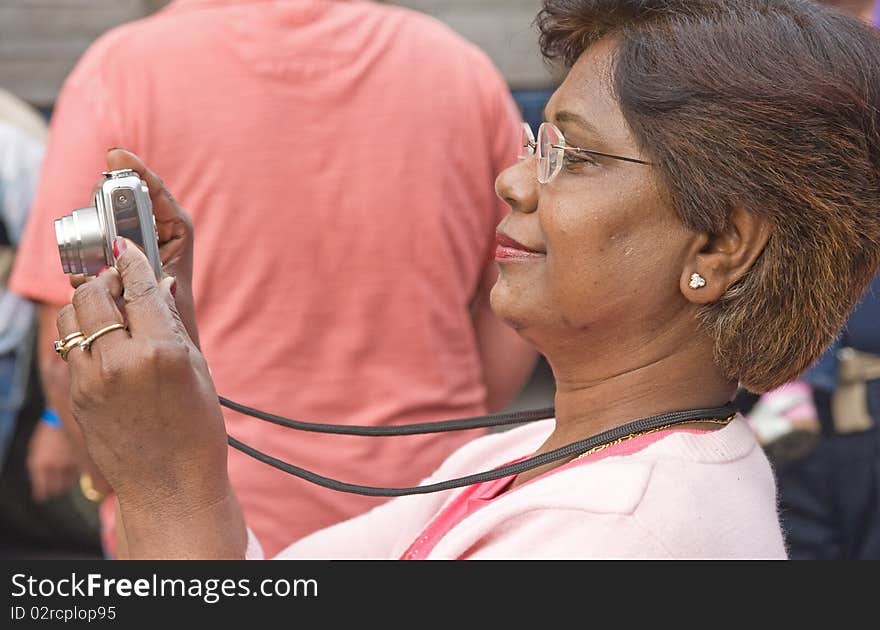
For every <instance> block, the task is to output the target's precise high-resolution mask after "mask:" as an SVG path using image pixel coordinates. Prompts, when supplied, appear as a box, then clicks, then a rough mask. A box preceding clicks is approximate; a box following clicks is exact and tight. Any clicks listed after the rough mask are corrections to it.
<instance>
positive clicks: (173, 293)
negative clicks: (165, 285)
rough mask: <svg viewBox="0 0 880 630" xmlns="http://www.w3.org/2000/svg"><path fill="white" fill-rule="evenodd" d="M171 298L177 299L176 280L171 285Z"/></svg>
mask: <svg viewBox="0 0 880 630" xmlns="http://www.w3.org/2000/svg"><path fill="white" fill-rule="evenodd" d="M170 291H171V297H177V278H175V279H174V282H172V283H171V289H170Z"/></svg>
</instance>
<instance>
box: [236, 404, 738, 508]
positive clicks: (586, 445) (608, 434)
mask: <svg viewBox="0 0 880 630" xmlns="http://www.w3.org/2000/svg"><path fill="white" fill-rule="evenodd" d="M224 400H225V399H221V404H224V406H227V407H228V406H229V405H228V404H225V403H223V401H224ZM227 402H231V401H227ZM232 404H235V403H232ZM239 407H243V406H241V405H239ZM230 408H232V407H230ZM244 408H245V409H249V408H247V407H244ZM237 410H240V409H237ZM253 411H256V410H253ZM545 411H546V410H538V411H537V412H522V413H524V414H525V415H529V414H535V415H542V414H543V413H544V412H545ZM551 411H552V410H551ZM243 413H248V412H243ZM258 413H259V414H261V415H258V416H255V417H258V418H261V419H267V418H264V417H263V416H271V414H265V413H263V412H258ZM735 413H736V406H735V405H734V404H733V403H728V404H726V405H724V406H722V407H708V408H704V409H687V410H683V411H672V412H668V413H663V414H659V415H656V416H651V417H649V418H642V419H639V420H635V421H633V422H629V423H627V424H624V425H621V426H619V427H615V428H613V429H610V430H608V431H605V432H603V433H600V434H598V435H594V436H592V437H589V438H586V439H584V440H579V441H577V442H573V443H571V444H568V445H566V446H563V447H560V448H558V449H555V450H553V451H549V452H547V453H542V454H541V455H535V456H534V457H530V458H528V459H525V460H522V461H520V462H517V463H515V464H509V465H507V466H501V467H500V468H495V469H493V470H488V471H486V472H481V473H477V474H474V475H468V476H466V477H460V478H458V479H450V480H448V481H441V482H438V483H433V484H429V485H424V486H414V487H408V488H374V487H371V486H360V485H357V484H352V483H345V482H342V481H337V480H336V479H331V478H329V477H324V476H321V475H318V474H316V473H313V472H311V471H309V470H306V469H304V468H300V467H298V466H294V465H293V464H288V463H287V462H284V461H282V460H280V459H277V458H275V457H272V456H271V455H267V454H266V453H263V452H261V451H258V450H257V449H255V448H253V447H250V446H248V445H247V444H243V443H242V442H239V441H238V440H236V439H235V438H234V437H232V436H227V439H228V442H229V445H230V446H232V448H234V449H236V450H239V451H241V452H242V453H245V454H246V455H249V456H250V457H253V458H254V459H257V460H259V461H261V462H263V463H265V464H268V465H269V466H272V467H273V468H277V469H278V470H282V471H284V472H286V473H289V474H291V475H294V476H295V477H299V478H300V479H304V480H306V481H309V482H311V483H314V484H317V485H319V486H322V487H324V488H329V489H330V490H337V491H339V492H348V493H351V494H361V495H365V496H372V497H399V496H406V495H412V494H428V493H431V492H440V491H443V490H450V489H452V488H460V487H462V486H469V485H472V484H476V483H482V482H484V481H492V480H495V479H500V478H502V477H507V476H508V475H518V474H520V473H523V472H526V471H528V470H532V469H534V468H538V467H540V466H544V465H545V464H549V463H551V462H556V461H559V460H563V459H566V458H572V457H576V456H578V455H582V454H584V453H586V452H587V451H590V450H592V449H594V448H596V447H598V446H602V445H605V444H611V443H613V442H615V441H617V440H620V439H623V438H626V437H628V436H630V435H632V434H635V433H644V432H646V431H651V430H656V429H661V428H666V427H671V426H676V425H679V424H685V423H690V422H699V421H700V420H724V419H727V418H730V417H731V416H733V415H734V414H735ZM248 415H254V414H248ZM511 415H513V414H499V415H497V416H486V417H483V418H466V419H463V420H451V421H445V422H439V423H437V422H435V423H423V424H421V425H410V427H413V426H419V427H422V429H424V428H425V427H431V426H438V425H440V426H441V427H443V428H441V429H440V431H455V430H463V429H464V428H476V427H481V426H499V424H497V421H498V419H499V418H502V419H505V422H504V424H517V423H522V422H533V421H535V420H538V419H547V418H549V417H551V416H543V417H542V418H532V419H531V420H519V421H518V422H513V421H508V420H509V417H510V416H511ZM271 417H272V418H274V419H273V420H268V419H267V420H268V421H269V422H273V423H274V424H281V425H282V426H288V427H291V428H302V427H301V425H306V426H308V427H309V428H307V429H303V430H306V431H317V432H322V433H345V434H348V435H374V436H375V435H413V434H415V433H429V432H432V431H425V430H418V431H412V432H409V433H397V432H394V433H384V434H379V433H372V432H371V433H352V432H351V431H350V430H351V429H359V430H360V429H368V428H369V429H374V428H382V429H393V430H399V429H406V428H407V427H346V426H344V425H321V424H318V423H301V422H297V421H294V420H287V419H285V418H281V417H280V416H271ZM487 419H488V420H489V421H490V422H496V424H479V423H478V421H483V422H485V421H486V420H487ZM279 420H283V421H284V422H280V421H279ZM459 424H464V425H466V426H462V427H460V428H445V427H450V426H458V425H459ZM321 427H323V428H326V427H332V429H333V430H330V431H325V430H323V429H322V428H321ZM341 427H342V428H345V429H347V430H345V431H337V430H336V429H339V428H341Z"/></svg>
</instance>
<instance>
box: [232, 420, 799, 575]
mask: <svg viewBox="0 0 880 630" xmlns="http://www.w3.org/2000/svg"><path fill="white" fill-rule="evenodd" d="M552 428H553V425H552V421H549V420H548V421H545V422H541V423H536V424H532V425H529V426H525V427H521V428H518V429H513V430H510V431H506V432H503V433H495V434H492V435H488V436H486V437H483V438H479V439H477V440H474V441H473V442H471V443H469V444H467V445H466V446H464V447H463V448H461V449H459V450H458V451H457V452H455V453H454V454H453V455H452V456H450V457H449V458H448V459H447V460H446V462H445V463H444V464H443V465H441V466H440V468H439V469H438V470H437V472H436V473H435V474H434V475H432V476H431V477H430V478H429V479H428V480H426V483H427V482H430V483H433V482H437V481H442V480H446V479H451V478H453V477H460V476H464V475H468V474H472V473H475V472H480V471H483V470H488V469H490V468H493V467H496V466H499V465H501V464H503V463H505V462H509V461H511V460H514V459H516V458H518V457H522V456H524V455H529V454H531V453H532V452H533V451H535V450H536V449H537V448H538V447H539V446H540V445H541V444H542V443H543V441H544V440H545V439H546V437H547V436H548V435H549V433H550V432H551V431H552ZM458 492H461V490H460V489H455V490H448V491H445V492H440V493H434V494H427V495H417V496H409V497H401V498H397V499H393V500H391V501H389V502H387V503H385V504H383V505H381V506H379V507H377V508H375V509H373V510H372V511H370V512H367V513H366V514H362V515H361V516H358V517H356V518H353V519H351V520H348V521H345V522H343V523H339V524H337V525H333V526H331V527H328V528H326V529H323V530H320V531H318V532H315V533H314V534H311V535H309V536H307V537H305V538H303V539H302V540H300V541H298V542H296V543H294V544H293V545H291V546H290V547H288V548H287V549H285V550H284V551H282V552H281V553H280V554H279V555H278V556H277V558H279V559H397V558H399V557H400V556H401V554H403V553H404V552H405V551H406V549H407V548H408V547H409V545H410V544H411V543H412V542H413V540H414V539H415V538H416V537H417V536H418V535H419V534H420V533H421V532H422V530H424V528H425V527H426V525H428V524H429V523H430V521H431V519H432V518H434V516H436V514H437V513H438V512H439V511H440V510H441V509H442V507H443V506H444V505H445V504H446V503H447V502H448V501H449V499H450V498H451V497H452V496H454V494H455V493H458ZM247 557H248V558H259V557H262V552H261V550H260V548H259V543H258V542H257V541H256V540H255V539H254V538H253V535H252V534H251V539H250V541H249V547H248V554H247ZM428 557H429V559H520V558H522V559H586V558H611V559H639V558H646V559H647V558H656V559H672V558H688V559H728V558H729V559H735V558H763V559H784V558H786V550H785V545H784V540H783V535H782V529H781V527H780V523H779V518H778V513H777V503H776V485H775V480H774V477H773V473H772V471H771V468H770V465H769V463H768V461H767V458H766V457H765V456H764V453H763V451H762V450H761V448H760V447H759V446H758V443H757V442H756V440H755V436H754V433H753V431H752V429H751V428H750V427H749V425H748V423H747V422H746V421H745V420H744V419H743V418H742V417H737V418H736V419H735V420H734V421H733V422H732V423H731V424H730V425H728V426H726V427H724V428H723V429H720V430H718V431H714V432H709V433H703V434H691V433H684V432H676V433H672V434H670V435H668V436H667V437H664V438H663V439H661V440H659V441H657V442H655V443H654V444H651V445H650V446H648V447H646V448H645V449H643V450H641V451H638V452H636V453H634V454H631V455H625V456H615V457H608V458H605V459H601V460H599V461H596V462H593V463H587V462H584V463H583V464H581V465H575V466H569V467H566V468H564V469H559V470H555V471H551V472H550V473H547V474H544V475H542V476H541V477H538V478H535V479H533V480H532V481H531V482H529V483H527V484H524V485H522V486H519V487H517V488H514V489H513V490H510V491H508V492H506V493H504V494H502V495H501V496H499V497H498V498H496V499H494V500H492V501H491V502H489V504H488V505H486V506H485V507H483V508H481V509H480V510H478V511H477V512H475V513H474V514H471V515H470V516H468V517H467V518H465V519H464V520H463V521H462V522H460V523H459V524H458V525H457V526H455V527H454V528H453V529H452V530H451V531H450V532H449V533H447V534H446V536H445V537H444V538H443V539H442V540H440V541H439V543H438V544H437V545H436V547H434V549H433V550H432V551H431V553H430V555H429V556H428Z"/></svg>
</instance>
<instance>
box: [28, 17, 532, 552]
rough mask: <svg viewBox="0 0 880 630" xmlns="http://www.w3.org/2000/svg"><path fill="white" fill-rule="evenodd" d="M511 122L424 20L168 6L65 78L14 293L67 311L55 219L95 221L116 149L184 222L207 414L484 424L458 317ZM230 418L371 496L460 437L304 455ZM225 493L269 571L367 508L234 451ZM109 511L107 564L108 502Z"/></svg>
mask: <svg viewBox="0 0 880 630" xmlns="http://www.w3.org/2000/svg"><path fill="white" fill-rule="evenodd" d="M519 119H520V117H519V113H518V111H517V109H516V106H515V104H514V103H513V100H512V98H511V96H510V93H509V91H508V89H507V86H506V85H505V83H504V80H503V78H502V77H501V75H500V74H499V72H498V71H497V69H496V68H495V67H494V66H493V65H492V63H491V62H490V61H489V59H488V58H487V57H486V55H485V54H483V53H482V52H481V51H480V50H479V49H477V48H476V47H475V46H473V45H472V44H470V43H468V42H466V41H465V40H464V39H462V38H461V37H459V36H458V35H456V34H455V33H453V32H452V31H451V30H450V29H448V28H447V27H445V26H443V25H442V24H440V23H439V22H437V21H436V20H434V19H432V18H429V17H427V16H423V15H420V14H417V13H415V12H412V11H409V10H405V9H401V8H396V7H390V6H384V5H377V4H373V3H367V2H362V1H359V0H297V1H290V2H269V1H265V0H226V1H220V0H179V1H177V2H173V3H172V4H171V5H170V6H168V7H167V8H165V9H164V10H162V11H160V12H158V13H157V14H155V15H153V16H151V17H149V18H147V19H144V20H141V21H138V22H134V23H131V24H127V25H123V26H121V27H119V28H116V29H114V30H112V31H111V32H109V33H108V34H106V35H104V36H102V37H101V38H100V39H99V40H98V41H96V42H95V43H94V44H93V45H92V47H91V48H90V49H89V50H88V51H87V52H86V53H85V54H84V55H83V57H82V58H81V60H80V61H79V63H78V64H77V67H76V68H75V70H74V71H73V72H72V74H71V75H70V76H69V77H68V79H67V81H66V82H65V85H64V87H63V90H62V92H61V95H60V97H59V100H58V102H57V104H56V108H55V110H54V113H53V117H52V121H51V130H50V139H49V145H48V149H47V155H46V160H45V163H44V167H43V171H42V177H41V183H40V186H39V190H38V193H37V197H36V200H35V206H34V208H33V211H32V213H31V220H30V223H29V225H28V228H27V232H26V235H25V237H24V239H23V242H22V244H21V248H20V250H19V252H18V255H17V259H16V267H15V270H14V274H13V276H12V280H11V285H12V288H13V289H14V290H16V291H18V292H20V293H22V294H24V295H26V296H28V297H30V298H33V299H35V300H38V301H42V302H47V303H52V304H57V305H63V304H65V303H67V302H68V300H69V298H70V295H71V288H70V286H69V284H68V281H67V278H66V277H65V276H64V274H63V273H62V271H61V265H60V261H59V257H58V250H57V246H56V242H55V234H54V230H53V220H54V219H56V218H58V217H60V216H62V215H64V214H68V213H70V212H71V211H72V210H73V209H74V208H79V207H83V206H86V205H91V190H92V186H93V185H94V183H95V181H96V180H97V179H98V177H99V176H100V173H101V171H103V170H105V169H106V164H105V162H104V155H105V152H106V150H107V149H108V148H110V147H114V146H121V147H125V148H127V149H129V150H132V151H134V152H135V153H137V154H139V155H140V156H141V157H142V158H143V159H144V160H145V162H146V163H147V164H148V165H149V166H150V167H151V168H152V169H153V170H154V171H155V172H157V173H158V174H159V175H160V176H161V177H162V178H163V179H164V181H165V183H166V184H167V186H168V188H169V189H170V190H171V191H172V192H173V194H174V195H175V197H176V199H177V200H178V201H179V202H180V204H181V205H182V206H183V207H184V208H185V209H186V210H187V211H188V212H189V213H190V214H191V216H192V219H193V222H194V224H195V232H196V246H195V271H194V293H195V305H196V314H197V318H198V324H199V331H200V336H201V345H202V350H203V352H204V354H205V356H206V358H207V360H208V363H209V365H210V366H211V371H212V374H213V377H214V380H215V381H216V384H217V390H218V392H219V394H220V395H221V396H226V397H228V398H231V399H232V400H235V401H237V402H241V403H243V404H246V405H250V406H253V407H257V408H259V409H263V410H266V411H269V412H273V413H277V414H281V415H287V416H289V417H294V418H297V419H302V420H310V421H316V422H336V423H352V424H382V425H393V424H400V423H409V422H414V421H427V420H439V419H445V418H455V417H465V416H474V415H480V414H482V413H485V412H486V387H485V384H484V380H483V373H482V366H481V363H480V358H479V352H478V347H477V340H476V337H475V333H474V330H473V327H472V324H471V319H470V304H471V300H472V298H473V296H474V294H475V292H476V291H477V287H478V283H479V281H480V278H481V275H482V272H483V270H484V268H485V266H486V264H487V261H489V260H491V259H492V251H493V247H494V245H493V239H494V230H495V226H496V225H497V224H498V222H499V221H500V219H501V218H502V216H503V215H504V213H505V212H506V208H505V206H504V204H503V203H502V202H500V201H499V200H498V199H497V197H496V195H495V191H494V179H495V177H496V175H497V174H498V173H499V172H500V171H501V170H503V168H505V167H507V166H508V165H510V164H511V163H513V162H514V161H515V159H516V151H517V146H516V145H517V142H518V139H519V135H518V131H517V130H516V125H517V122H518V121H519ZM224 414H225V418H226V423H227V429H228V432H229V433H230V434H231V435H233V436H235V437H236V438H238V439H240V440H242V441H244V442H246V443H248V444H250V445H252V446H254V447H255V448H257V449H259V450H262V451H264V452H268V453H270V454H272V455H274V456H276V457H279V458H281V459H284V460H287V461H290V462H292V463H295V464H296V465H298V466H302V467H305V468H308V469H312V470H314V471H315V472H317V473H319V474H323V475H327V476H331V477H336V478H339V479H341V480H343V481H348V482H354V483H360V484H365V485H372V486H396V485H414V484H416V483H418V481H420V480H421V479H423V478H424V477H425V476H427V475H428V474H429V473H430V472H431V471H433V470H434V469H435V468H436V466H437V465H438V464H439V463H440V462H441V461H442V460H443V459H444V458H445V457H446V456H447V455H448V454H449V453H451V452H452V451H453V450H455V449H456V448H457V447H458V446H459V445H461V444H462V443H463V442H465V441H467V440H469V439H471V438H473V437H474V435H475V434H474V433H473V432H467V433H463V434H462V433H459V434H454V433H451V434H443V435H427V436H413V437H406V438H384V439H381V438H363V437H348V436H322V435H317V434H309V433H300V432H292V431H289V430H285V429H283V428H280V427H276V426H271V425H267V424H265V423H262V422H260V421H258V420H255V419H250V418H247V417H244V416H241V415H239V414H236V413H233V412H229V411H228V410H225V409H224ZM185 421H186V418H181V422H185ZM229 474H230V478H231V480H232V484H233V486H234V488H235V490H236V492H237V495H238V497H239V499H240V501H241V504H242V507H243V510H244V513H245V515H246V518H247V521H248V524H249V525H250V526H251V528H252V529H253V530H254V531H255V532H256V533H257V534H258V535H259V538H260V540H261V541H262V543H263V545H264V547H265V549H266V552H267V553H268V554H274V553H276V552H277V551H279V550H280V549H281V548H282V546H284V545H287V544H289V543H290V542H291V541H292V540H296V539H297V538H299V537H301V536H303V535H305V534H307V533H309V532H312V531H314V530H317V529H320V528H322V527H325V526H327V525H330V524H331V523H334V522H337V521H340V520H344V519H347V518H350V517H352V516H354V515H356V514H358V513H361V512H363V511H366V510H367V509H369V508H370V507H373V506H375V505H376V504H377V502H379V501H380V499H374V498H368V497H361V496H356V495H349V494H344V493H339V492H333V491H330V490H326V489H323V488H320V487H317V486H313V485H311V484H310V483H308V482H305V481H301V480H299V479H296V478H293V477H290V476H288V475H286V474H285V473H283V472H279V471H277V470H274V469H272V468H270V467H268V466H266V465H264V464H261V463H259V462H256V461H254V460H252V459H250V458H248V457H247V456H245V455H243V454H241V453H239V452H237V451H230V453H229ZM103 513H104V525H105V542H106V543H107V545H108V546H111V547H112V540H113V536H112V514H113V508H112V505H109V504H108V505H107V506H106V507H105V509H104V510H103Z"/></svg>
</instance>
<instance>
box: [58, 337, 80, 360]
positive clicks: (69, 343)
mask: <svg viewBox="0 0 880 630" xmlns="http://www.w3.org/2000/svg"><path fill="white" fill-rule="evenodd" d="M82 339H85V335H84V334H82V333H81V332H75V333H70V334H69V335H67V336H66V337H65V338H64V339H59V340H57V341H55V352H57V353H58V354H60V355H61V358H62V359H64V360H65V361H67V355H68V353H69V352H70V351H71V350H73V348H74V347H76V346H78V345H79V342H80V341H81V340H82Z"/></svg>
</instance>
